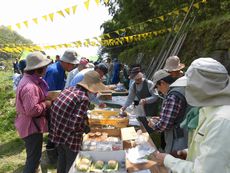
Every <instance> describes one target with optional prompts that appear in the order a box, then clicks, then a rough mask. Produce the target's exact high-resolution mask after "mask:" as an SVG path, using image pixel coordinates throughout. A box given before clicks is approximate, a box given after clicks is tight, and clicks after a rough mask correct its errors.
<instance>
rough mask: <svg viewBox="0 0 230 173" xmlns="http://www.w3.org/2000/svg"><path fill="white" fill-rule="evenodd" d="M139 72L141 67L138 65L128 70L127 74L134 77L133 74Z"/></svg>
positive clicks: (130, 77)
mask: <svg viewBox="0 0 230 173" xmlns="http://www.w3.org/2000/svg"><path fill="white" fill-rule="evenodd" d="M140 72H141V68H140V67H133V68H132V70H131V71H130V74H129V79H134V78H135V76H136V75H137V74H138V73H140Z"/></svg>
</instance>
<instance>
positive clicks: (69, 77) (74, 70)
mask: <svg viewBox="0 0 230 173" xmlns="http://www.w3.org/2000/svg"><path fill="white" fill-rule="evenodd" d="M78 72H79V71H78V68H75V69H73V70H72V71H70V72H69V73H68V75H67V79H66V83H65V88H67V87H69V86H70V82H71V81H72V79H73V78H74V76H76V75H77V73H78Z"/></svg>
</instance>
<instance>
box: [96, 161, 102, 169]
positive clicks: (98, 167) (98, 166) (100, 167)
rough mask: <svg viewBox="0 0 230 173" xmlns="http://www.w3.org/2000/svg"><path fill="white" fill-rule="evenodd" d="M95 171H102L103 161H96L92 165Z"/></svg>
mask: <svg viewBox="0 0 230 173" xmlns="http://www.w3.org/2000/svg"><path fill="white" fill-rule="evenodd" d="M94 167H95V169H102V168H103V167H104V161H102V160H98V161H96V162H95V164H94Z"/></svg>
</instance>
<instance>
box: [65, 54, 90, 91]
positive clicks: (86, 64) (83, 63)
mask: <svg viewBox="0 0 230 173" xmlns="http://www.w3.org/2000/svg"><path fill="white" fill-rule="evenodd" d="M87 68H89V61H88V60H87V59H86V58H85V57H82V58H81V60H80V62H79V64H78V65H77V67H76V68H75V69H73V70H72V71H70V72H69V73H68V76H67V79H66V84H65V88H67V87H69V86H70V82H71V81H72V80H73V78H74V77H75V76H76V75H77V74H78V73H79V72H80V71H82V70H84V69H87Z"/></svg>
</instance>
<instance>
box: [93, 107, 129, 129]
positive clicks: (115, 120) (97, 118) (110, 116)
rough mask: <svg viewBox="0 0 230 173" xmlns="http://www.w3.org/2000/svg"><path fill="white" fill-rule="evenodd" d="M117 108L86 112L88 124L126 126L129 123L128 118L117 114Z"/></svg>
mask: <svg viewBox="0 0 230 173" xmlns="http://www.w3.org/2000/svg"><path fill="white" fill-rule="evenodd" d="M118 115H119V110H116V111H111V110H102V109H98V110H92V111H89V112H88V117H89V125H90V126H103V125H110V126H113V127H117V128H123V127H127V126H128V124H129V118H128V117H124V118H121V117H119V116H118Z"/></svg>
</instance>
